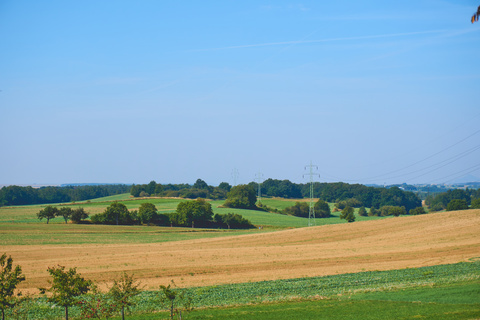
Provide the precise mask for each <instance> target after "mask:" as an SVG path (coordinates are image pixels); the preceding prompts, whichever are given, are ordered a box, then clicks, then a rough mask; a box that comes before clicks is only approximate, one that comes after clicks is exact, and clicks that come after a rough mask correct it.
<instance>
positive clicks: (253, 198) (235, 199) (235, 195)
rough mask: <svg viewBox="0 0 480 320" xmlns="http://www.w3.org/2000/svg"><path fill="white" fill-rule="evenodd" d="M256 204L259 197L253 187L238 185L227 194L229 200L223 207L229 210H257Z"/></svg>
mask: <svg viewBox="0 0 480 320" xmlns="http://www.w3.org/2000/svg"><path fill="white" fill-rule="evenodd" d="M256 202H257V195H256V192H255V189H254V188H253V187H252V186H249V185H238V186H235V187H232V189H231V190H230V191H229V192H228V193H227V200H226V201H225V203H224V204H223V205H224V206H225V207H228V208H241V209H257V207H256V206H255V203H256Z"/></svg>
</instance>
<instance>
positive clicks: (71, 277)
mask: <svg viewBox="0 0 480 320" xmlns="http://www.w3.org/2000/svg"><path fill="white" fill-rule="evenodd" d="M47 270H48V273H50V275H51V276H52V281H49V283H50V284H51V287H50V288H49V289H45V288H40V292H41V293H45V292H46V291H49V292H50V293H51V294H52V295H51V296H50V297H49V298H48V301H50V302H54V303H56V304H58V305H60V306H63V307H65V318H66V319H67V320H68V307H71V306H73V305H74V304H75V299H76V298H77V297H78V296H80V295H82V294H85V293H87V292H88V291H89V290H90V289H91V287H92V285H93V283H92V281H91V280H85V279H84V278H83V277H81V276H80V274H77V268H70V269H69V270H66V271H65V267H64V266H60V265H59V266H57V267H50V268H48V269H47Z"/></svg>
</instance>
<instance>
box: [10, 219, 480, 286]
mask: <svg viewBox="0 0 480 320" xmlns="http://www.w3.org/2000/svg"><path fill="white" fill-rule="evenodd" d="M8 252H9V255H12V257H13V258H14V262H15V264H19V265H21V266H22V268H23V271H24V274H25V275H26V277H27V281H25V282H24V283H22V286H21V288H23V289H28V291H33V289H35V288H38V287H39V286H46V285H47V279H48V278H49V276H48V274H47V272H46V269H47V267H49V266H54V265H57V264H60V265H64V266H66V267H67V268H70V267H78V269H77V270H78V272H79V273H81V274H82V275H83V276H85V277H86V278H89V279H93V280H95V281H99V282H107V283H108V282H109V281H111V280H112V279H113V278H116V277H117V276H118V275H119V274H120V272H122V271H127V272H129V273H133V274H134V275H135V278H136V279H139V280H141V282H142V283H143V284H144V285H145V286H146V289H155V288H158V286H159V285H160V284H167V283H169V282H170V280H175V283H176V284H177V285H179V286H202V285H214V284H224V283H238V282H249V281H261V280H274V279H286V278H298V277H305V276H322V275H331V274H341V273H351V272H361V271H370V270H390V269H401V268H407V267H421V266H430V265H437V264H448V263H456V262H460V261H468V260H474V259H479V258H480V210H468V211H457V212H445V213H435V214H427V215H422V216H412V217H410V216H406V217H398V218H390V219H384V220H375V221H365V222H354V223H350V224H339V225H328V226H319V227H310V228H301V229H290V230H285V231H278V232H272V233H263V234H252V235H241V236H231V237H224V238H216V239H200V240H189V241H177V242H166V243H158V244H157V243H156V244H121V245H83V246H74V245H71V246H57V245H49V246H36V245H29V246H9V248H8Z"/></svg>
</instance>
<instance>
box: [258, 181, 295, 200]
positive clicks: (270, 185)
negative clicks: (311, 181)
mask: <svg viewBox="0 0 480 320" xmlns="http://www.w3.org/2000/svg"><path fill="white" fill-rule="evenodd" d="M252 186H253V187H254V188H255V189H256V188H258V185H257V184H256V183H252ZM261 191H262V194H264V195H267V196H269V197H279V198H287V199H300V198H303V196H302V191H301V188H300V185H298V184H295V183H292V182H290V181H289V180H276V179H267V180H265V181H264V182H263V183H262V185H261Z"/></svg>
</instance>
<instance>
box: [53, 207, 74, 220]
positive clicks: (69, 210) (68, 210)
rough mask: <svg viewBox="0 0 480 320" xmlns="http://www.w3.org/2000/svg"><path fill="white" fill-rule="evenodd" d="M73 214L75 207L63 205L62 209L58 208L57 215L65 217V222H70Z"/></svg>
mask: <svg viewBox="0 0 480 320" xmlns="http://www.w3.org/2000/svg"><path fill="white" fill-rule="evenodd" d="M72 214H73V209H72V208H69V207H61V208H60V209H58V211H57V213H56V216H57V217H63V219H64V220H65V223H68V220H70V219H71V217H72Z"/></svg>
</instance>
